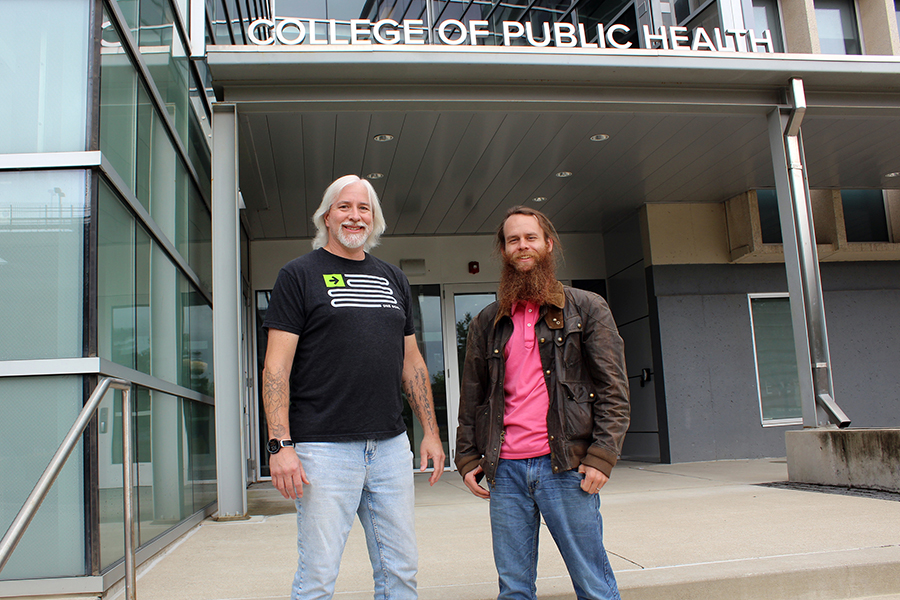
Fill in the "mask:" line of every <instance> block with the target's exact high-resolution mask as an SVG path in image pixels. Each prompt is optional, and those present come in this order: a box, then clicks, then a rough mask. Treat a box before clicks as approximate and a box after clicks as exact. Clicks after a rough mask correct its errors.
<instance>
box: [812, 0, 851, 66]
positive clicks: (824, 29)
mask: <svg viewBox="0 0 900 600" xmlns="http://www.w3.org/2000/svg"><path fill="white" fill-rule="evenodd" d="M815 6H816V27H817V28H818V30H819V47H820V49H821V51H822V54H862V47H861V45H860V39H859V29H858V28H857V26H856V8H855V6H854V4H853V0H815Z"/></svg>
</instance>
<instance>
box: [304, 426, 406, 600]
mask: <svg viewBox="0 0 900 600" xmlns="http://www.w3.org/2000/svg"><path fill="white" fill-rule="evenodd" d="M294 449H295V450H296V452H297V456H299V457H300V461H301V463H302V464H303V469H304V470H305V471H306V476H307V477H308V478H309V485H305V486H303V497H302V498H298V499H297V501H296V504H297V550H298V553H299V560H298V561H297V573H296V575H294V583H293V586H292V589H291V599H292V600H320V599H328V598H331V597H332V596H333V595H334V583H335V580H336V579H337V575H338V569H339V568H340V564H341V555H342V554H343V552H344V546H345V544H346V543H347V536H348V535H349V533H350V527H351V526H352V525H353V519H354V515H359V520H360V522H361V523H362V526H363V530H364V531H365V534H366V544H367V546H368V550H369V560H370V561H371V562H372V570H373V576H374V579H375V599H376V600H414V599H415V598H417V594H416V571H417V569H418V560H419V557H418V550H417V547H416V534H415V528H414V514H413V507H414V502H415V496H414V492H413V469H412V461H413V459H412V452H411V451H410V448H409V438H408V437H407V436H406V434H405V433H403V434H401V435H398V436H397V437H394V438H391V439H387V440H367V441H359V442H303V443H299V444H296V445H295V447H294Z"/></svg>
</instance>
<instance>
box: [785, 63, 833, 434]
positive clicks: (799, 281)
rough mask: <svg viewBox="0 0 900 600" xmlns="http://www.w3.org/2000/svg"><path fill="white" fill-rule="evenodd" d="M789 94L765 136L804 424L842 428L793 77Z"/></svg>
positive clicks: (799, 85) (800, 101)
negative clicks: (788, 102)
mask: <svg viewBox="0 0 900 600" xmlns="http://www.w3.org/2000/svg"><path fill="white" fill-rule="evenodd" d="M789 93H790V100H791V107H790V108H789V109H788V110H787V111H786V114H782V112H781V110H775V111H772V113H770V115H769V138H770V142H771V144H772V150H773V154H772V160H773V165H774V167H775V179H776V188H777V196H778V210H779V214H780V218H781V229H782V233H783V234H784V235H783V238H784V239H783V241H784V250H785V268H786V269H787V276H788V290H789V292H790V298H791V319H792V321H793V322H794V338H795V346H796V351H797V368H798V371H799V375H800V382H801V407H802V413H803V426H804V428H808V427H821V426H825V425H829V424H831V425H836V426H838V427H840V428H843V427H847V426H848V425H850V419H849V418H848V417H847V415H846V414H844V412H843V411H842V410H841V408H840V407H839V406H838V405H837V403H836V402H835V400H834V387H833V382H832V377H831V357H830V354H829V351H828V332H827V330H826V326H825V305H824V303H823V297H822V282H821V277H820V272H819V259H818V255H817V253H816V235H815V229H814V227H813V216H812V205H811V203H810V198H809V181H808V179H807V177H806V171H805V164H806V156H805V154H804V152H803V140H802V137H801V135H800V124H801V122H802V121H803V117H804V115H805V113H806V95H805V93H804V90H803V81H802V80H801V79H792V80H791V87H790V90H789ZM804 330H805V331H804ZM804 333H805V335H804ZM798 334H799V335H798ZM807 369H809V370H807ZM810 374H811V377H812V382H811V383H812V389H811V390H810V389H809V386H808V383H807V385H804V383H805V382H809V377H810ZM804 388H806V389H804Z"/></svg>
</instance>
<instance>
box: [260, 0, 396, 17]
mask: <svg viewBox="0 0 900 600" xmlns="http://www.w3.org/2000/svg"><path fill="white" fill-rule="evenodd" d="M373 4H374V5H378V4H380V3H373ZM275 14H276V15H278V16H279V17H303V18H307V19H327V18H328V17H327V15H328V9H327V3H326V1H325V0H277V3H276V5H275ZM366 18H371V17H366Z"/></svg>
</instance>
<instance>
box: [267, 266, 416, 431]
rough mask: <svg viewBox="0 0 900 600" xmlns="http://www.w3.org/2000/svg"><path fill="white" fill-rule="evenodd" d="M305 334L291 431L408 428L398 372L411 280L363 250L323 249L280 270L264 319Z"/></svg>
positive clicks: (409, 322) (297, 358) (294, 380)
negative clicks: (360, 253)
mask: <svg viewBox="0 0 900 600" xmlns="http://www.w3.org/2000/svg"><path fill="white" fill-rule="evenodd" d="M263 327H265V328H266V329H279V330H281V331H287V332H289V333H295V334H297V335H299V336H300V340H299V341H298V343H297V352H296V354H295V355H294V364H293V367H292V368H291V380H290V387H291V392H290V393H291V406H290V426H291V439H293V440H294V441H295V442H323V441H351V440H362V439H385V438H389V437H393V436H395V435H399V434H401V433H403V432H404V431H406V426H405V425H404V423H403V416H402V411H403V401H402V398H401V395H400V393H401V382H400V378H401V373H402V370H403V356H404V342H405V340H404V337H405V336H407V335H413V334H414V333H415V328H414V325H413V316H412V304H411V293H410V289H409V281H408V280H407V279H406V276H405V275H404V274H403V272H402V271H400V269H398V268H397V267H395V266H393V265H391V264H388V263H386V262H384V261H382V260H379V259H377V258H375V257H374V256H371V255H369V254H366V258H365V259H364V260H349V259H345V258H341V257H339V256H335V255H334V254H331V253H330V252H328V251H327V250H324V249H321V248H320V249H318V250H315V251H313V252H311V253H309V254H306V255H304V256H301V257H299V258H296V259H294V260H292V261H291V262H289V263H288V264H286V265H285V266H284V267H283V268H282V269H281V271H280V272H279V274H278V279H277V281H276V282H275V287H274V288H273V289H272V297H271V300H270V301H269V308H268V311H267V312H266V320H265V323H263Z"/></svg>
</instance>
